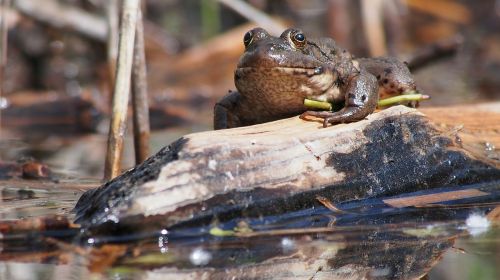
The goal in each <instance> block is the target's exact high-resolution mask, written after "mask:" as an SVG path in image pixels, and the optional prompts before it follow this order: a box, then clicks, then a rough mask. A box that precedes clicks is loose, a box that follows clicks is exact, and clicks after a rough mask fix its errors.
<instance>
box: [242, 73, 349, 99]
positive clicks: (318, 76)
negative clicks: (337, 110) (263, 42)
mask: <svg viewBox="0 0 500 280" xmlns="http://www.w3.org/2000/svg"><path fill="white" fill-rule="evenodd" d="M241 80H247V81H245V82H249V83H250V82H254V83H259V84H267V85H270V84H278V85H279V86H280V87H282V88H283V89H284V91H290V87H291V86H293V87H294V88H295V89H294V90H295V91H298V93H299V94H300V95H302V96H304V97H307V98H312V99H314V100H318V101H329V102H331V101H335V100H337V99H339V96H340V92H339V87H338V75H337V73H336V72H335V71H332V70H331V69H328V68H325V67H323V66H318V67H314V68H304V67H283V66H275V67H238V68H237V69H236V71H235V82H236V83H238V82H243V81H241Z"/></svg>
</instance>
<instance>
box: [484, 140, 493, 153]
mask: <svg viewBox="0 0 500 280" xmlns="http://www.w3.org/2000/svg"><path fill="white" fill-rule="evenodd" d="M484 146H485V148H484V149H485V150H486V151H487V152H493V151H494V150H495V145H493V144H491V143H490V142H486V143H484Z"/></svg>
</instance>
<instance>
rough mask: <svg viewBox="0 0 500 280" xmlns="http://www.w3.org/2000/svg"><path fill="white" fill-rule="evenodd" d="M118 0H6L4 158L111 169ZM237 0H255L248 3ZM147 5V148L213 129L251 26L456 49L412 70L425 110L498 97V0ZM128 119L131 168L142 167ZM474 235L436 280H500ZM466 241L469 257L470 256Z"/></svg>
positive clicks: (369, 43)
mask: <svg viewBox="0 0 500 280" xmlns="http://www.w3.org/2000/svg"><path fill="white" fill-rule="evenodd" d="M119 2H120V1H119V0H43V1H40V0H0V3H3V4H4V7H5V6H8V8H4V9H1V10H0V11H1V13H0V14H1V15H3V17H2V20H3V21H4V22H5V25H6V26H7V28H8V29H7V30H8V44H7V56H6V60H4V61H6V64H5V65H4V66H3V67H2V69H4V71H3V74H2V76H3V77H0V83H1V85H2V88H3V92H2V95H1V97H0V108H1V128H0V131H1V134H0V158H1V159H2V161H20V160H24V159H26V158H33V159H36V160H39V161H42V162H45V163H47V164H48V165H49V166H50V167H51V169H52V170H54V171H55V172H57V173H60V174H65V175H68V176H74V177H77V178H94V179H95V178H97V179H100V178H102V174H103V166H104V155H105V152H106V141H107V132H108V128H109V113H110V104H111V100H110V99H111V98H110V94H111V91H112V86H111V82H110V80H111V76H112V75H110V73H112V72H113V71H112V69H113V67H112V65H111V64H112V60H110V58H109V57H110V56H109V53H108V24H109V22H110V19H109V14H110V12H111V10H112V5H116V4H119ZM241 2H243V4H247V5H251V7H253V8H254V9H249V8H248V7H243V8H241V7H240V6H239V5H240V4H241ZM142 4H143V11H144V20H145V21H144V28H145V34H144V35H145V44H146V59H147V67H148V89H149V104H150V120H151V129H152V139H151V152H152V153H154V152H156V151H157V150H158V149H160V148H161V147H163V146H165V145H168V144H169V143H170V142H172V141H174V140H175V139H177V138H179V137H181V136H182V135H184V134H186V133H191V132H196V131H203V130H210V129H212V109H213V106H214V104H215V102H216V101H217V100H218V99H220V98H221V97H222V96H224V95H225V94H227V92H228V90H230V89H234V83H233V71H234V69H235V66H236V63H237V61H238V58H239V56H240V55H241V54H242V52H243V49H244V47H243V35H244V34H245V32H246V31H248V30H249V29H251V28H252V27H255V26H263V27H265V28H266V29H268V30H271V31H272V33H274V35H277V34H279V33H280V32H281V31H282V30H284V29H285V28H287V27H299V28H301V29H302V30H303V31H304V32H305V34H306V36H308V37H332V38H334V39H335V40H336V41H337V42H338V43H339V44H340V45H341V46H343V47H344V48H347V49H348V50H349V51H350V52H351V53H352V54H353V55H354V56H356V57H368V56H382V55H392V56H396V57H398V58H400V59H402V60H408V59H411V58H412V57H414V56H415V54H418V53H422V52H425V51H428V50H431V51H432V50H435V47H436V46H449V47H448V49H447V51H445V52H443V53H439V54H438V55H437V56H436V57H435V58H433V59H432V60H431V61H430V62H429V63H426V64H424V65H421V66H420V67H418V69H415V71H414V75H415V80H416V81H417V85H418V86H419V88H420V89H421V90H422V91H423V92H424V93H425V94H428V95H430V96H431V97H432V99H431V100H430V101H426V102H423V103H422V104H421V106H443V107H444V106H447V105H453V104H473V103H481V102H492V101H498V100H499V98H500V36H499V35H498V32H499V30H500V0H481V1H474V0H312V1H301V0H248V1H230V0H226V1H223V0H219V1H216V0H143V1H142ZM238 7H240V8H238ZM443 110H446V108H443ZM128 127H129V133H128V134H129V136H127V140H126V144H125V156H124V163H123V167H124V168H129V167H131V166H133V165H134V159H133V148H132V140H131V136H130V134H131V131H132V129H130V127H131V125H130V124H129V126H128ZM488 238H491V239H494V238H495V237H493V236H487V237H486V239H487V240H488ZM467 242H469V243H467ZM474 242H475V241H461V243H458V244H456V248H457V249H456V250H450V251H449V252H448V253H446V255H445V257H444V261H443V262H441V263H440V264H439V265H438V266H437V267H435V268H434V269H433V271H432V272H431V274H430V278H431V279H443V278H444V279H495V275H496V270H497V269H496V263H497V262H498V256H493V257H490V256H489V255H488V254H489V252H490V253H491V252H492V251H496V252H498V249H496V250H492V248H487V247H489V245H488V244H490V243H484V242H483V243H479V242H477V243H474ZM493 245H494V246H497V247H498V245H499V243H498V242H496V243H494V244H493ZM462 248H465V250H466V251H470V252H473V254H462V252H463V250H462ZM481 252H485V253H484V254H482V253H481ZM464 263H466V265H464Z"/></svg>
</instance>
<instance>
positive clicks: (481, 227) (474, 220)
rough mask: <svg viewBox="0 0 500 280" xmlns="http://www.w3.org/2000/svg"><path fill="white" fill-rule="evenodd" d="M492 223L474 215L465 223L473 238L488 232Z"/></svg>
mask: <svg viewBox="0 0 500 280" xmlns="http://www.w3.org/2000/svg"><path fill="white" fill-rule="evenodd" d="M490 224H491V223H490V221H489V220H488V219H487V218H486V217H485V216H484V215H481V214H478V213H473V214H470V216H469V217H468V218H467V220H466V221H465V225H466V226H467V230H468V231H469V233H470V234H471V235H472V236H476V235H480V234H482V233H485V232H486V231H488V228H489V227H490Z"/></svg>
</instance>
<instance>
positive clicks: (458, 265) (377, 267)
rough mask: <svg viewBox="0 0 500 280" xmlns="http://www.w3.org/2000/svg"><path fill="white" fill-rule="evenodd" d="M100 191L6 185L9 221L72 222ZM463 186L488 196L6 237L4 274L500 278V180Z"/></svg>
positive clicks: (65, 185)
mask: <svg viewBox="0 0 500 280" xmlns="http://www.w3.org/2000/svg"><path fill="white" fill-rule="evenodd" d="M97 184H98V182H95V181H94V182H92V181H90V182H88V181H79V180H72V181H63V182H60V183H53V182H38V181H32V182H31V183H29V184H28V183H26V182H25V181H22V182H9V183H6V182H4V183H3V192H2V195H3V196H2V198H3V202H2V208H1V209H2V210H1V212H0V214H1V215H2V221H3V222H2V223H3V224H2V225H3V226H5V223H6V220H10V219H20V218H33V217H47V216H48V215H53V214H57V215H61V216H63V217H67V218H68V219H72V214H71V211H70V210H71V208H72V206H73V205H74V204H75V203H76V200H77V199H78V197H79V196H80V195H81V193H82V192H83V190H84V189H88V188H89V187H90V186H94V185H97ZM462 189H463V190H476V191H477V190H480V191H481V192H482V193H484V194H485V195H481V196H475V197H471V198H463V199H460V200H454V201H450V202H447V203H444V204H443V203H441V204H431V205H423V206H419V207H403V208H397V207H390V206H388V204H387V202H388V200H387V199H385V200H381V199H366V200H360V201H351V202H346V203H342V204H338V205H336V207H337V208H339V209H341V210H342V211H341V212H340V211H332V210H330V209H328V208H327V207H315V208H309V209H303V210H301V211H296V212H290V213H286V214H283V215H279V216H265V217H262V216H261V217H254V218H238V219H233V220H229V221H224V222H218V223H217V222H213V223H211V224H206V225H196V224H195V225H192V224H191V225H190V224H184V225H179V226H174V227H172V228H168V229H161V228H158V229H155V230H151V229H148V230H146V231H141V230H140V229H138V228H135V229H130V231H127V232H122V233H121V234H119V235H118V234H113V235H106V234H99V235H93V234H90V233H88V232H87V231H85V230H81V229H79V228H69V229H64V230H43V229H39V230H34V231H33V230H31V231H17V232H6V231H5V230H3V231H2V232H3V235H2V239H1V241H2V242H1V250H2V251H1V254H0V258H1V259H0V279H200V278H202V277H211V278H212V279H280V278H289V277H293V278H296V279H310V278H311V277H317V278H325V279H349V278H351V279H358V278H361V277H368V278H373V279H386V278H390V279H391V278H392V279H400V278H419V277H421V276H423V275H425V274H427V273H428V272H429V271H430V272H429V277H430V279H499V275H500V272H499V271H498V268H497V266H496V264H497V263H498V261H499V260H500V239H499V238H498V236H500V235H499V233H500V230H499V227H498V225H497V223H498V221H499V217H500V211H499V209H500V208H499V209H496V210H494V209H495V207H498V206H499V205H500V183H498V182H496V183H490V184H483V185H472V186H464V187H463V188H462ZM450 190H452V189H441V190H434V191H432V192H433V193H442V192H446V191H450ZM453 190H454V191H456V190H457V189H453ZM426 194H429V193H426V192H418V193H414V194H407V195H406V196H412V195H413V196H415V195H426ZM2 228H5V227H2ZM132 232H133V233H132Z"/></svg>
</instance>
